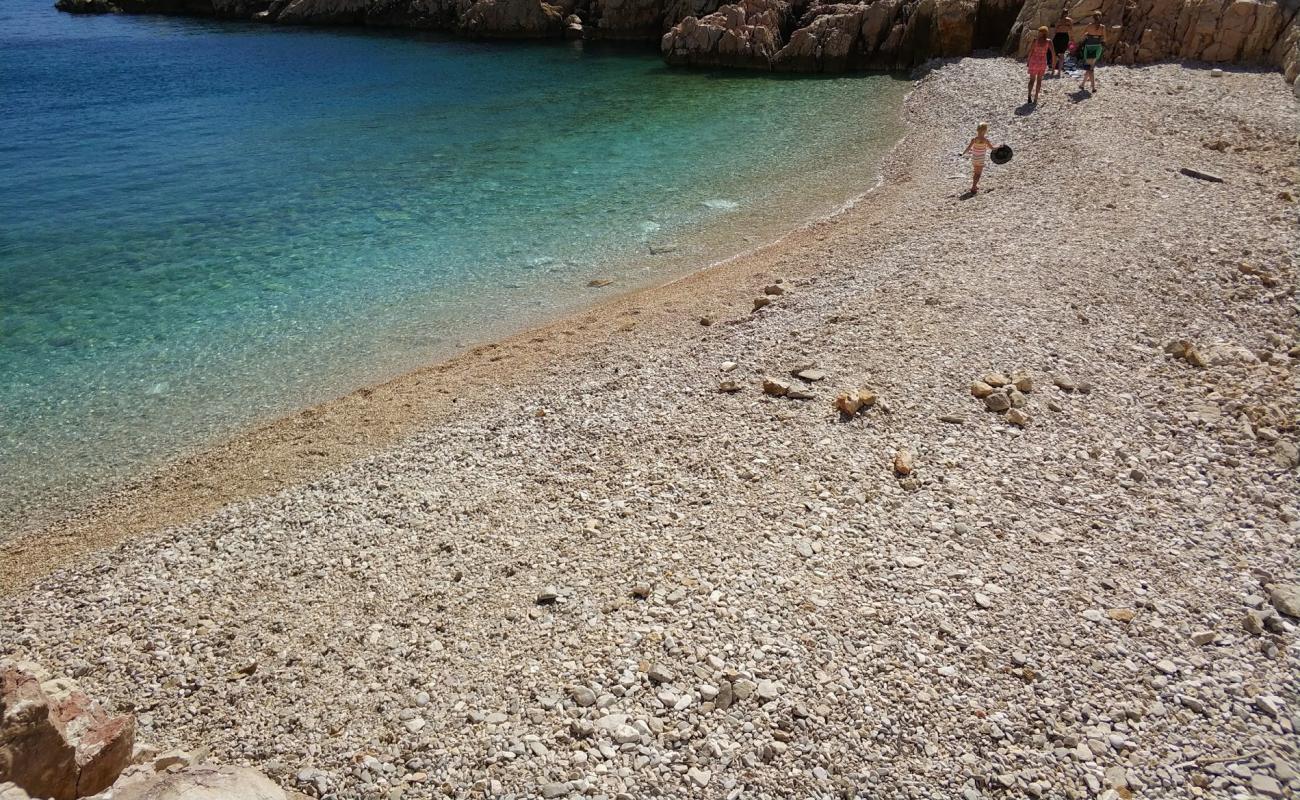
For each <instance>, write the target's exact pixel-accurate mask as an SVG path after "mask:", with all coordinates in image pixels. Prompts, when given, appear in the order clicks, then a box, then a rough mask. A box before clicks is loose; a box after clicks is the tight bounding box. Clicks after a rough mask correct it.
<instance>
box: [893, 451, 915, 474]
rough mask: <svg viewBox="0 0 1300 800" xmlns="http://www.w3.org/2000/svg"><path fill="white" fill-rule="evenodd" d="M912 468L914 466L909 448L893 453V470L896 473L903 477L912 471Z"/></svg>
mask: <svg viewBox="0 0 1300 800" xmlns="http://www.w3.org/2000/svg"><path fill="white" fill-rule="evenodd" d="M914 469H915V466H914V464H913V456H912V451H911V450H908V449H907V448H904V449H902V450H899V451H898V452H897V453H895V454H894V472H896V473H897V474H899V475H901V476H903V477H907V476H908V475H911V474H912V471H913V470H914Z"/></svg>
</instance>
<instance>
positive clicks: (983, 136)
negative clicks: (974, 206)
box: [962, 122, 993, 194]
mask: <svg viewBox="0 0 1300 800" xmlns="http://www.w3.org/2000/svg"><path fill="white" fill-rule="evenodd" d="M988 132H989V124H988V123H987V122H981V123H980V124H979V127H978V128H976V129H975V138H974V139H971V140H970V144H968V145H966V150H965V151H963V152H962V155H969V156H970V166H971V185H970V193H971V194H975V193H976V192H978V191H979V190H980V175H982V174H983V173H984V159H985V158H986V157H988V154H989V151H991V150H992V149H993V143H992V142H990V141H989V139H988V136H987V134H988Z"/></svg>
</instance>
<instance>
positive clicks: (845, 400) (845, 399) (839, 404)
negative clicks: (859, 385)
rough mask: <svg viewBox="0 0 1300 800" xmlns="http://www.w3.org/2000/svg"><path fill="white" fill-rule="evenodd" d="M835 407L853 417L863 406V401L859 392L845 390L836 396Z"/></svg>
mask: <svg viewBox="0 0 1300 800" xmlns="http://www.w3.org/2000/svg"><path fill="white" fill-rule="evenodd" d="M835 407H836V408H838V409H839V410H840V413H841V414H843V415H845V416H848V417H851V416H853V415H854V414H857V413H858V411H859V410H860V409H861V408H862V401H861V400H859V399H858V394H857V392H845V393H844V394H841V395H837V396H836V398H835Z"/></svg>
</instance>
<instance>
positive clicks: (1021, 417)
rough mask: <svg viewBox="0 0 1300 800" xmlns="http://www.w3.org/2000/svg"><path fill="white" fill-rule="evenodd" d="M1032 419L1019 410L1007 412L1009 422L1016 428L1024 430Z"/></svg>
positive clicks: (1014, 409)
mask: <svg viewBox="0 0 1300 800" xmlns="http://www.w3.org/2000/svg"><path fill="white" fill-rule="evenodd" d="M1030 419H1031V417H1030V416H1029V415H1028V414H1026V413H1025V412H1023V411H1021V410H1020V409H1018V408H1013V409H1011V410H1010V411H1008V412H1007V422H1010V423H1011V424H1012V425H1015V426H1016V427H1019V428H1023V427H1025V426H1026V425H1028V424H1029V422H1030Z"/></svg>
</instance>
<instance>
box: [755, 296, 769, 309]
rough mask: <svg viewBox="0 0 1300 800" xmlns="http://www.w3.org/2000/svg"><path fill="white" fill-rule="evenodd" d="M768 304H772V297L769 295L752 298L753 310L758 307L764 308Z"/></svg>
mask: <svg viewBox="0 0 1300 800" xmlns="http://www.w3.org/2000/svg"><path fill="white" fill-rule="evenodd" d="M770 305H772V299H771V298H770V297H755V298H754V310H755V311H757V310H759V309H760V308H766V307H767V306H770Z"/></svg>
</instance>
